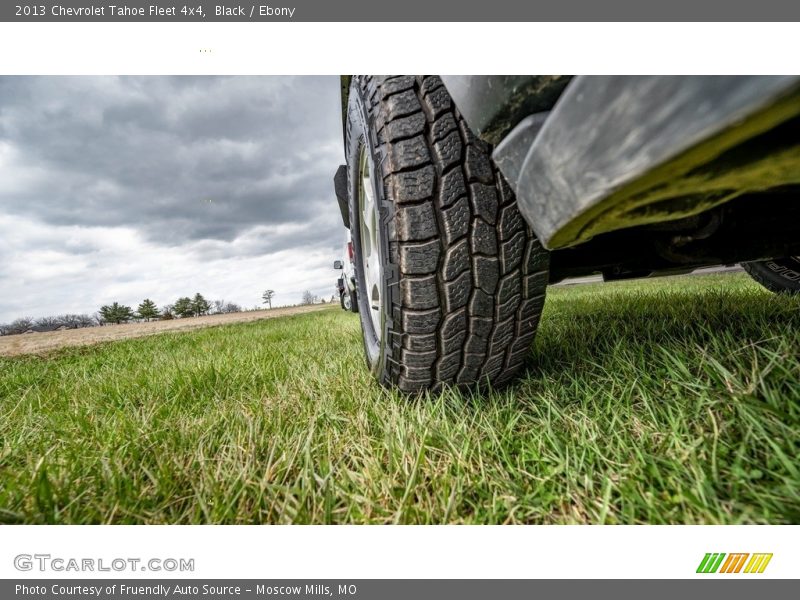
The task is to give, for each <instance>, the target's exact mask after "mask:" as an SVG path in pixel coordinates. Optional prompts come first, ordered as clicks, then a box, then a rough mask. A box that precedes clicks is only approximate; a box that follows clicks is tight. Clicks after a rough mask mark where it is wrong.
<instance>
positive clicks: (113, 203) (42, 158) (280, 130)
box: [0, 77, 343, 320]
mask: <svg viewBox="0 0 800 600" xmlns="http://www.w3.org/2000/svg"><path fill="white" fill-rule="evenodd" d="M338 93H339V88H338V80H337V78H334V77H222V78H216V77H121V78H117V77H0V228H2V225H3V223H4V222H5V224H7V225H8V224H9V223H14V224H16V230H17V231H18V232H24V234H23V233H18V234H17V235H14V234H13V232H8V231H6V232H5V234H6V235H7V236H12V238H13V241H9V238H8V237H6V240H5V241H1V240H0V289H12V288H13V289H14V290H15V291H16V293H17V294H22V295H24V296H25V297H24V298H22V299H20V298H17V299H15V300H14V301H11V300H9V299H7V298H2V297H0V320H3V319H9V318H13V317H14V316H18V315H17V314H10V313H11V312H12V311H17V310H19V309H20V307H21V305H24V306H25V307H29V308H30V310H28V311H25V312H29V313H37V314H38V313H40V312H43V311H47V310H50V311H56V312H58V311H60V305H59V306H58V307H57V306H56V303H54V302H53V301H52V300H48V301H42V300H41V299H40V298H41V296H37V295H41V294H45V293H47V292H48V280H47V278H46V277H45V278H44V279H43V280H41V281H39V280H36V278H33V279H31V278H30V277H26V276H25V273H26V272H29V273H36V272H39V270H40V269H39V267H40V266H41V265H39V264H34V262H33V261H45V262H46V261H48V260H50V261H54V263H59V261H61V263H63V264H66V263H68V262H70V260H72V261H73V262H74V263H75V264H83V265H85V268H86V269H90V270H93V271H94V272H97V270H98V269H107V273H108V277H110V278H111V281H110V282H109V283H112V282H113V281H114V280H115V279H114V278H115V277H116V278H118V279H119V281H120V282H122V283H127V282H131V280H134V281H135V279H136V277H135V273H132V272H126V273H125V275H124V277H125V279H123V275H122V274H121V273H120V274H119V275H116V276H115V275H114V274H113V272H114V270H113V268H112V267H113V265H110V264H109V261H110V260H112V258H111V257H112V256H113V255H115V253H114V252H109V251H108V244H109V239H111V238H113V236H114V233H113V232H114V231H115V230H118V231H125V232H126V233H125V235H122V238H124V239H127V240H128V242H129V251H130V252H131V253H132V254H134V256H132V257H131V259H132V260H134V261H135V260H136V259H135V253H136V252H137V251H139V252H142V253H145V254H148V255H149V256H151V258H152V257H155V259H156V260H159V259H158V257H159V256H163V255H165V254H166V253H167V252H172V253H173V254H174V255H176V256H183V257H185V260H186V261H188V262H191V263H194V262H195V261H196V262H197V263H198V264H203V261H213V262H214V263H215V265H217V266H219V263H224V262H225V261H230V262H231V264H234V263H239V262H240V261H241V260H243V259H253V258H258V257H261V258H262V259H263V261H267V262H269V261H270V260H273V259H271V258H270V257H271V256H273V255H280V254H281V253H289V255H291V256H293V257H296V260H292V262H293V263H294V264H293V265H292V266H293V268H294V269H295V270H297V269H300V270H302V269H304V268H305V265H306V264H308V265H311V264H312V263H313V264H317V263H314V261H312V260H309V257H310V256H312V255H313V256H315V257H318V258H319V260H321V257H323V256H330V257H331V258H333V256H334V254H335V252H336V251H337V250H338V248H339V246H340V244H341V241H342V239H343V230H342V227H341V223H340V219H339V216H338V211H337V208H336V204H335V200H334V198H333V190H332V177H333V173H334V171H335V168H336V166H337V165H338V164H339V163H340V162H341V160H342V143H341V137H340V135H341V133H340V132H341V123H340V110H339V98H338ZM70 232H71V233H70ZM92 232H94V234H92ZM3 233H4V232H0V235H3ZM126 236H129V237H126ZM145 247H146V250H145V249H144V248H145ZM284 256H285V254H284ZM56 257H58V258H57V259H56ZM70 257H72V258H71V259H70ZM114 260H122V258H120V257H117V258H115V259H114ZM11 261H16V264H14V265H13V268H11V267H10V266H9V263H10V262H11ZM20 261H21V263H20ZM26 262H27V265H26V264H25V263H26ZM61 263H59V264H61ZM271 264H272V268H273V269H274V270H275V271H276V276H277V271H279V270H281V269H285V268H287V266H288V265H286V264H283V263H280V262H278V260H277V259H274V262H272V263H271ZM322 264H323V263H321V262H319V264H318V266H316V267H314V268H317V269H321V265H322ZM26 266H27V271H26V268H25V267H26ZM147 268H148V278H149V279H152V276H153V274H156V275H157V273H158V270H159V268H160V267H159V265H158V264H156V265H149V266H148V267H147ZM186 268H187V269H188V268H190V267H189V264H188V263H187V265H186ZM192 268H196V265H195V267H192ZM220 268H221V269H223V270H224V267H220ZM175 269H179V268H178V267H177V266H176V267H175ZM51 275H52V277H51V281H55V280H56V279H58V277H59V272H57V271H54V272H52V273H51ZM194 275H196V276H197V277H194V278H193V279H194V280H197V288H198V289H200V288H202V284H203V283H205V282H204V281H203V274H202V273H194ZM164 276H165V277H170V278H174V277H175V273H174V272H170V273H169V274H166V273H165V274H164ZM247 276H248V274H246V273H242V274H241V277H242V278H243V279H244V278H246V277H247ZM319 276H320V277H327V278H328V279H331V281H332V280H333V278H334V275H333V274H332V273H331V272H329V271H325V272H324V275H323V271H322V270H319ZM10 277H16V280H11V279H9V278H10ZM20 278H22V281H21V280H20ZM295 279H296V280H297V281H300V280H303V281H305V282H306V283H308V281H310V280H308V279H305V278H304V277H297V278H295ZM34 280H36V281H38V283H36V284H35V285H34V284H33V283H31V282H32V281H34ZM26 281H27V282H28V283H27V284H25V282H26ZM287 281H288V280H287ZM62 283H63V282H62ZM329 283H330V282H328V281H327V280H325V279H323V280H321V281H320V282H319V283H318V284H317V286H316V287H317V289H319V290H327V289H329V288H330V287H332V286H330V285H328V284H329ZM79 284H80V281H76V282H74V285H73V284H71V285H68V286H67V287H66V288H65V289H66V291H67V293H72V294H73V295H74V297H76V298H78V297H80V298H81V299H82V300H81V301H82V302H86V301H87V299H88V298H93V295H92V294H93V293H94V292H95V291H96V292H97V296H98V299H97V301H105V300H106V298H99V296H102V290H101V289H96V290H86V289H83V288H81V287H80V285H79ZM86 285H90V284H89V283H88V282H87V283H86ZM91 285H95V286H97V285H98V283H97V282H95V283H93V284H91ZM206 285H210V284H206ZM107 287H108V286H107V285H105V284H103V289H107ZM111 287H112V289H113V286H111ZM158 287H159V288H160V289H164V290H165V291H164V293H165V295H166V294H167V293H168V292H167V290H169V289H170V286H169V285H168V283H165V285H163V286H161V285H160V284H159V286H158ZM234 287H235V286H234ZM271 287H272V286H271ZM79 289H80V291H78V290H79ZM70 290H72V291H71V292H70ZM188 291H189V290H184V291H182V292H180V293H188ZM301 291H302V290H300V291H299V292H298V291H297V290H293V291H292V292H291V293H298V294H299V293H300V292H301ZM176 292H177V289H176ZM220 292H223V293H224V290H220ZM287 293H289V291H288V290H287ZM141 294H143V295H152V294H149V293H148V291H147V290H145V289H142V291H141ZM0 296H5V294H0ZM230 299H231V300H238V301H240V302H244V303H245V304H252V303H254V302H256V301H257V298H253V299H245V298H233V297H230ZM122 300H125V298H122ZM170 300H171V298H164V299H163V300H161V301H162V302H167V301H170ZM129 301H133V300H129ZM284 301H285V302H293V301H296V300H295V299H290V298H286V299H285V300H284ZM64 304H70V306H71V307H72V308H73V309H77V308H78V307H76V306H73V305H72V304H71V301H70V302H67V300H66V299H65V300H64ZM95 304H96V302H95ZM94 308H95V306H94V304H93V305H91V306H84V307H82V310H93V309H94Z"/></svg>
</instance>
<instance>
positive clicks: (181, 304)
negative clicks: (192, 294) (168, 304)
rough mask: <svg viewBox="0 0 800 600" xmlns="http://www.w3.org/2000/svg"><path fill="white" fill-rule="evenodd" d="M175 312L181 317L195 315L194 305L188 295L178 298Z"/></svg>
mask: <svg viewBox="0 0 800 600" xmlns="http://www.w3.org/2000/svg"><path fill="white" fill-rule="evenodd" d="M174 310H175V314H176V315H178V316H179V317H181V318H184V317H193V316H194V305H193V304H192V299H191V298H189V297H188V296H184V297H183V298H178V299H177V300H176V301H175V305H174Z"/></svg>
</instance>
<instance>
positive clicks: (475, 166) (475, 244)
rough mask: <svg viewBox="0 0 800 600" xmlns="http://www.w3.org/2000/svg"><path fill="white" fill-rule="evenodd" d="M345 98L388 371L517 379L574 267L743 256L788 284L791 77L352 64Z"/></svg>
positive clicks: (681, 266) (372, 296)
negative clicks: (555, 290)
mask: <svg viewBox="0 0 800 600" xmlns="http://www.w3.org/2000/svg"><path fill="white" fill-rule="evenodd" d="M342 112H343V120H344V132H343V133H344V146H345V155H346V164H345V165H342V166H341V167H339V170H338V171H337V173H336V176H335V178H334V184H335V190H336V196H337V198H338V201H339V207H340V210H341V212H342V218H343V221H344V224H345V226H346V227H348V228H349V229H350V232H351V235H352V241H353V250H354V259H355V262H354V266H355V274H356V280H357V302H358V304H359V308H360V312H361V323H362V329H363V333H364V347H365V350H366V357H367V363H368V365H369V368H370V369H371V371H372V373H373V374H374V375H375V377H376V378H377V379H378V381H379V382H381V383H382V384H384V385H387V386H388V385H392V386H397V387H399V388H400V389H401V390H404V391H407V392H419V391H423V390H426V389H439V388H441V387H442V386H444V385H457V386H460V387H471V386H474V385H475V384H476V383H488V384H492V385H497V384H502V383H504V382H507V381H509V380H511V379H512V378H513V377H514V375H515V374H516V373H517V372H518V371H519V369H520V368H521V366H522V365H523V362H524V360H525V357H526V355H527V354H528V352H529V348H530V344H531V341H532V340H533V337H534V334H535V331H536V327H537V324H538V321H539V316H540V314H541V312H542V307H543V305H544V298H545V289H546V287H547V285H548V284H550V283H554V282H558V281H560V280H562V279H565V278H567V277H576V276H582V275H588V274H592V273H600V274H602V276H603V277H604V279H605V280H613V279H626V278H633V277H647V276H651V275H659V274H668V273H670V274H671V273H685V272H688V271H691V270H693V269H695V268H697V267H702V266H711V265H719V264H734V263H738V262H741V263H743V265H744V267H745V269H746V270H747V272H748V273H750V275H752V276H753V278H755V279H756V280H757V281H759V282H760V283H762V284H763V285H765V286H766V287H767V288H769V289H771V290H773V291H776V292H797V291H799V290H800V259H798V258H795V257H798V256H800V235H799V234H800V202H798V196H799V195H800V77H795V76H780V77H761V76H758V77H751V76H747V77H744V76H742V77H727V76H725V77H683V76H681V77H665V76H642V77H640V76H608V77H606V76H603V77H583V76H582V77H569V76H457V77H441V78H440V77H436V76H381V77H372V76H352V77H350V76H346V77H343V78H342Z"/></svg>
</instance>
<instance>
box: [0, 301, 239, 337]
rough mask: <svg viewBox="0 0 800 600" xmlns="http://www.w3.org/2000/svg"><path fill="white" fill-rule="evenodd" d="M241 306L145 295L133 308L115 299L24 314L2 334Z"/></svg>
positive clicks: (3, 326)
mask: <svg viewBox="0 0 800 600" xmlns="http://www.w3.org/2000/svg"><path fill="white" fill-rule="evenodd" d="M242 310H243V309H242V307H241V306H240V305H239V304H236V303H235V302H227V301H225V300H213V301H210V302H209V301H208V300H206V299H205V298H204V297H203V295H202V294H200V293H197V294H195V295H194V297H191V298H190V297H189V296H183V297H181V298H178V299H177V300H176V301H175V302H174V303H173V304H167V305H165V306H162V307H161V308H159V307H158V306H157V305H156V303H155V302H153V301H152V300H150V298H145V299H144V300H142V302H141V303H140V304H139V306H138V307H137V308H136V310H134V309H133V308H132V307H130V306H127V305H125V304H120V303H119V302H112V303H111V304H105V305H103V306H101V307H100V310H98V311H97V313H95V314H94V315H88V314H64V315H56V316H52V317H41V318H39V319H34V318H32V317H22V318H19V319H15V320H14V321H12V322H11V323H0V335H19V334H23V333H34V332H44V331H59V330H64V329H81V328H84V327H99V326H102V325H111V324H113V325H119V324H122V323H129V322H130V321H145V322H147V321H159V320H163V321H167V320H170V319H185V318H189V317H200V316H203V315H211V314H228V313H237V312H242Z"/></svg>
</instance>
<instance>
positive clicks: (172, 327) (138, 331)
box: [0, 304, 338, 356]
mask: <svg viewBox="0 0 800 600" xmlns="http://www.w3.org/2000/svg"><path fill="white" fill-rule="evenodd" d="M334 306H338V305H334ZM330 308H332V307H331V305H330V304H314V305H312V306H292V307H289V308H273V309H272V310H254V311H248V312H242V313H233V314H229V315H210V316H207V317H193V318H189V319H173V320H171V321H152V322H150V323H127V324H125V325H106V326H105V327H89V328H86V329H69V330H67V331H48V332H46V333H27V334H22V335H9V336H3V337H0V356H16V355H19V354H42V353H45V352H51V351H52V350H57V349H59V348H65V347H67V346H88V345H91V344H98V343H100V342H112V341H116V340H124V339H128V338H137V337H144V336H146V335H155V334H158V333H165V332H167V331H184V330H188V329H199V328H201V327H213V326H215V325H228V324H231V323H247V322H250V321H260V320H262V319H274V318H275V317H285V316H288V315H296V314H302V313H307V312H314V311H317V310H326V309H330Z"/></svg>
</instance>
